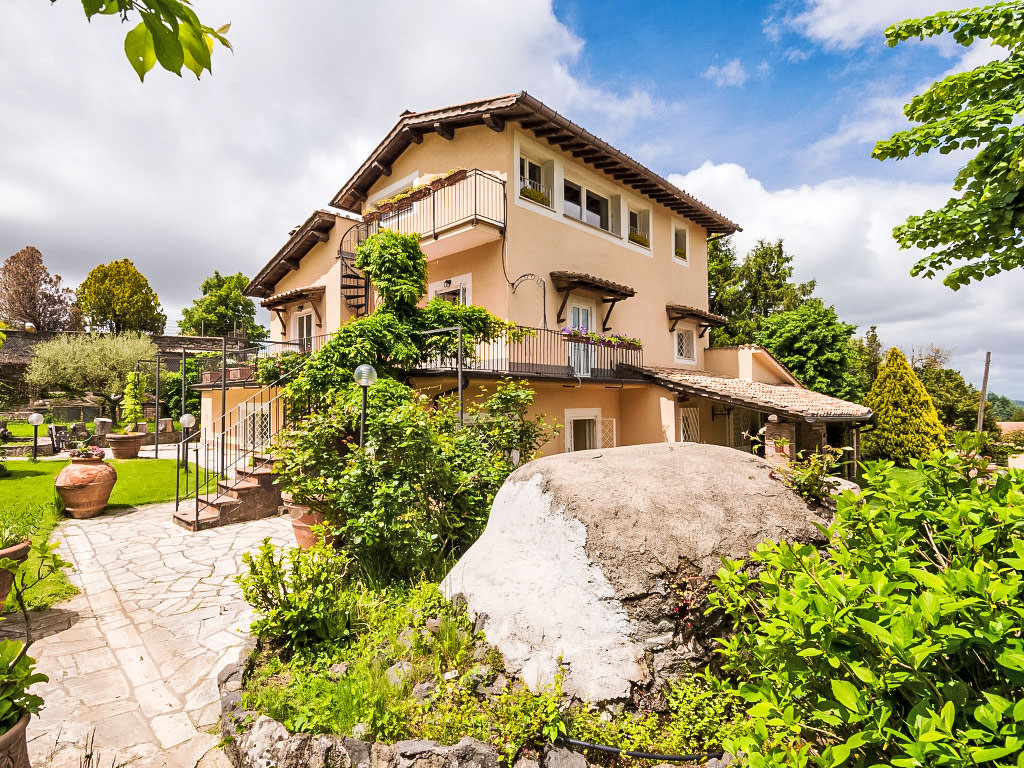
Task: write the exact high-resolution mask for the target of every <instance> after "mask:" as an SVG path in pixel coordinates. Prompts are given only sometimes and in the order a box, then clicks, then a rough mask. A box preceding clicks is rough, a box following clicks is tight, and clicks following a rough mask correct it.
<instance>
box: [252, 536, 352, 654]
mask: <svg viewBox="0 0 1024 768" xmlns="http://www.w3.org/2000/svg"><path fill="white" fill-rule="evenodd" d="M242 562H243V564H244V565H245V567H246V568H247V569H248V573H243V574H241V575H239V576H238V577H237V581H238V583H239V585H240V586H241V587H242V597H244V598H245V600H246V601H247V602H248V603H249V604H250V605H251V606H252V607H253V609H254V610H255V612H256V614H257V616H258V618H257V619H256V620H255V621H254V622H253V623H252V633H253V634H254V635H255V636H256V637H257V638H259V639H260V640H263V641H266V642H269V643H272V644H275V645H280V646H283V647H284V649H285V650H286V652H287V653H289V654H290V653H294V652H296V651H299V650H301V649H303V648H307V647H309V646H311V645H313V644H315V643H323V642H327V641H330V642H341V643H343V642H345V641H346V640H347V638H348V637H349V635H350V634H351V632H352V622H353V620H354V616H353V613H354V612H356V609H357V607H358V606H357V604H356V603H354V602H350V601H346V600H344V599H342V598H344V597H346V596H351V595H352V594H353V593H351V592H349V591H346V590H345V577H346V574H347V571H348V560H347V558H346V557H345V556H344V555H343V554H342V553H340V552H338V551H337V550H336V549H334V548H333V547H331V546H329V545H324V544H322V543H321V544H318V545H317V546H314V547H310V548H309V549H299V548H298V547H295V548H293V549H289V550H288V551H287V552H285V553H283V554H281V553H279V552H278V550H277V549H276V548H275V547H274V545H273V544H271V542H270V539H264V540H263V544H262V545H261V546H260V548H259V550H258V551H257V552H256V553H255V554H253V553H251V552H246V553H245V554H243V555H242Z"/></svg>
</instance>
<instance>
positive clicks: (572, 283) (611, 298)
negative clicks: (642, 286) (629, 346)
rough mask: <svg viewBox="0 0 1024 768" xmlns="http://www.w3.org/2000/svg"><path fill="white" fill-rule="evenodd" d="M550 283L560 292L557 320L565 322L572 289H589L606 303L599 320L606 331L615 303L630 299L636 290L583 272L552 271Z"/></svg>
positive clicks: (609, 328)
mask: <svg viewBox="0 0 1024 768" xmlns="http://www.w3.org/2000/svg"><path fill="white" fill-rule="evenodd" d="M551 283H552V285H554V286H555V290H556V291H558V292H559V293H561V294H562V303H561V304H559V306H558V322H560V323H564V322H565V307H566V305H567V304H568V303H569V296H570V295H571V294H572V292H573V291H590V292H591V293H596V294H599V295H600V296H601V303H602V304H607V305H608V311H607V312H606V313H605V315H604V320H603V321H602V322H601V330H602V331H604V332H608V331H609V330H611V326H610V325H609V324H608V320H609V319H610V318H611V316H612V310H613V309H615V305H616V304H617V303H618V302H620V301H622V300H623V299H631V298H633V297H634V296H636V291H635V290H633V289H632V288H630V287H629V286H628V285H621V284H620V283H613V282H612V281H611V280H605V279H603V278H600V277H594V276H593V275H588V274H585V273H583V272H552V273H551Z"/></svg>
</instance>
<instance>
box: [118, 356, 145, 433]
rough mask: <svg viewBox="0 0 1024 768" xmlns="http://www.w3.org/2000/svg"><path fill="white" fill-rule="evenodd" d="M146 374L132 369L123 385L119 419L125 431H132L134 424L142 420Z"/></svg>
mask: <svg viewBox="0 0 1024 768" xmlns="http://www.w3.org/2000/svg"><path fill="white" fill-rule="evenodd" d="M146 379H147V377H146V374H144V373H142V372H140V371H132V372H131V373H129V374H128V380H127V382H126V383H125V385H124V397H123V398H121V405H120V408H121V421H122V422H123V424H124V428H125V431H126V432H127V431H129V430H131V431H134V429H135V425H136V424H137V423H138V422H140V421H142V400H143V398H144V397H145V395H146V389H147V382H146Z"/></svg>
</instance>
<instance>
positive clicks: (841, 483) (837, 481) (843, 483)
mask: <svg viewBox="0 0 1024 768" xmlns="http://www.w3.org/2000/svg"><path fill="white" fill-rule="evenodd" d="M825 482H826V483H827V484H828V485H829V486H830V487H831V490H832V495H833V496H838V495H839V494H841V493H843V492H845V491H853V492H854V493H860V486H859V485H857V484H856V483H855V482H853V480H847V479H846V478H844V477H828V478H825Z"/></svg>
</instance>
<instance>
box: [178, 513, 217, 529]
mask: <svg viewBox="0 0 1024 768" xmlns="http://www.w3.org/2000/svg"><path fill="white" fill-rule="evenodd" d="M174 522H175V523H177V524H178V525H180V526H181V527H182V528H187V529H188V530H190V531H192V532H196V531H205V530H206V529H208V528H216V527H217V526H218V525H220V511H219V510H218V509H216V508H215V507H202V508H201V509H200V510H199V521H198V525H197V523H196V510H195V507H182V508H181V509H179V510H177V511H176V512H175V513H174Z"/></svg>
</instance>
